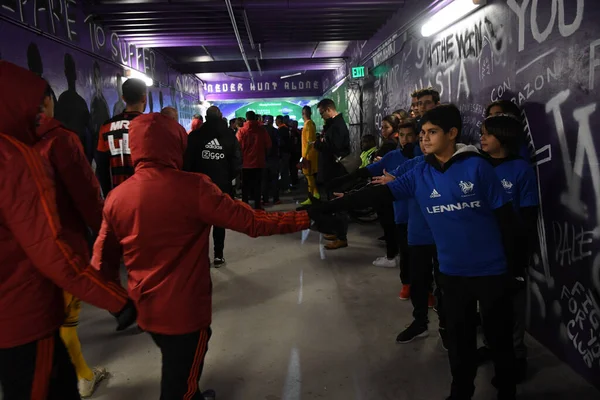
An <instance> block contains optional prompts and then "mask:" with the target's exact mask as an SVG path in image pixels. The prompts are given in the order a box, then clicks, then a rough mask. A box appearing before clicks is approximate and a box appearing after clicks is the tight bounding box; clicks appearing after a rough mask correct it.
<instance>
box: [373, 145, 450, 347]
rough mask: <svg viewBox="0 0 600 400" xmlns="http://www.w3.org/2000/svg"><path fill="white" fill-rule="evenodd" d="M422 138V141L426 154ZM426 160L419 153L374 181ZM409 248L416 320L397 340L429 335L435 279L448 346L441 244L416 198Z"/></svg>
mask: <svg viewBox="0 0 600 400" xmlns="http://www.w3.org/2000/svg"><path fill="white" fill-rule="evenodd" d="M421 139H422V138H419V145H420V147H421V151H422V152H423V154H427V151H426V150H424V146H423V141H422V140H421ZM423 162H425V156H424V155H422V156H418V157H415V158H413V159H411V160H408V161H406V162H405V163H403V164H402V165H400V166H399V167H398V168H396V169H395V170H394V171H392V172H391V173H387V172H386V174H385V175H384V176H381V177H377V178H375V179H373V183H376V184H380V185H385V184H387V183H389V182H391V181H393V180H394V179H396V178H400V177H401V176H402V175H404V174H405V173H406V172H408V171H410V170H411V169H413V168H414V167H415V166H416V165H418V164H420V163H423ZM408 248H409V252H410V277H411V283H410V300H411V302H412V305H413V318H414V320H413V322H412V323H411V324H410V325H409V326H408V327H407V328H406V329H404V330H403V331H402V332H400V334H399V335H398V336H397V337H396V342H397V343H410V342H412V341H413V340H414V339H416V338H423V337H427V336H429V331H428V329H427V328H428V324H429V318H428V308H429V307H428V305H429V304H431V303H432V300H434V299H433V298H432V296H431V294H430V293H429V291H430V289H431V286H432V283H433V279H434V277H435V281H436V286H437V287H436V293H435V294H436V298H437V312H438V318H439V334H440V338H441V340H442V346H443V347H444V349H447V348H448V347H447V338H448V335H447V334H446V322H445V318H444V307H443V299H442V293H441V290H439V280H438V278H439V263H438V259H437V248H436V247H435V241H434V240H433V234H432V233H431V229H430V228H429V225H427V221H426V220H425V216H424V215H423V212H422V211H421V208H420V207H419V204H418V203H417V201H416V200H415V199H414V198H411V199H409V200H408Z"/></svg>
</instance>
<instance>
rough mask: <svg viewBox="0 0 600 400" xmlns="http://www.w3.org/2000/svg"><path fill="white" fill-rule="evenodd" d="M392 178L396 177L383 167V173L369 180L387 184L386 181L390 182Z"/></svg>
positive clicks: (377, 183)
mask: <svg viewBox="0 0 600 400" xmlns="http://www.w3.org/2000/svg"><path fill="white" fill-rule="evenodd" d="M394 179H396V177H395V176H394V175H392V174H390V173H389V172H387V171H386V170H385V169H384V170H383V175H382V176H377V177H375V178H373V179H372V180H371V182H372V183H374V184H376V185H387V184H388V183H390V182H392V181H393V180H394Z"/></svg>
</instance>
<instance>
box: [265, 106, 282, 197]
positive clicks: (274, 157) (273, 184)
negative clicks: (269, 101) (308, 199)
mask: <svg viewBox="0 0 600 400" xmlns="http://www.w3.org/2000/svg"><path fill="white" fill-rule="evenodd" d="M263 126H264V128H265V129H266V130H267V133H268V134H269V138H270V139H271V144H272V146H271V149H270V150H269V151H268V152H267V163H266V166H265V169H264V170H263V188H262V201H263V205H268V204H269V199H270V196H271V195H272V196H273V204H275V205H278V204H281V201H280V200H279V187H278V184H277V182H278V180H279V136H278V135H277V131H276V130H275V128H274V127H273V116H272V115H266V116H265V119H264V124H263Z"/></svg>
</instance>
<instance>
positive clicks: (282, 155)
mask: <svg viewBox="0 0 600 400" xmlns="http://www.w3.org/2000/svg"><path fill="white" fill-rule="evenodd" d="M275 125H277V136H279V159H280V160H281V162H280V164H279V173H280V174H281V180H280V181H279V184H280V186H279V190H280V191H281V192H283V193H289V192H290V160H291V158H292V138H291V136H290V128H289V127H288V126H287V124H286V123H285V122H284V118H283V116H282V115H278V116H277V117H276V118H275Z"/></svg>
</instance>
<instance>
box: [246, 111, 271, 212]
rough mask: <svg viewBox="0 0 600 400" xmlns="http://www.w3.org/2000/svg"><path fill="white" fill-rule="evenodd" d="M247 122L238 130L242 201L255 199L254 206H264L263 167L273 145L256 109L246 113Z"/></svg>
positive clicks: (258, 207) (257, 207) (259, 207)
mask: <svg viewBox="0 0 600 400" xmlns="http://www.w3.org/2000/svg"><path fill="white" fill-rule="evenodd" d="M246 119H247V120H248V121H246V123H245V124H244V126H243V127H241V128H240V130H238V133H237V139H238V141H239V142H240V147H241V149H242V154H243V158H244V165H243V169H242V201H243V202H244V203H248V202H249V201H250V198H252V199H253V200H254V208H255V209H257V210H259V209H261V208H262V204H261V202H260V195H261V189H262V177H263V169H264V168H265V166H266V159H267V152H268V151H269V149H270V148H271V146H272V143H271V139H270V138H269V134H268V133H267V131H266V130H265V128H264V127H262V126H261V125H260V123H259V122H258V120H257V119H256V114H255V113H254V111H248V112H247V113H246Z"/></svg>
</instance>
